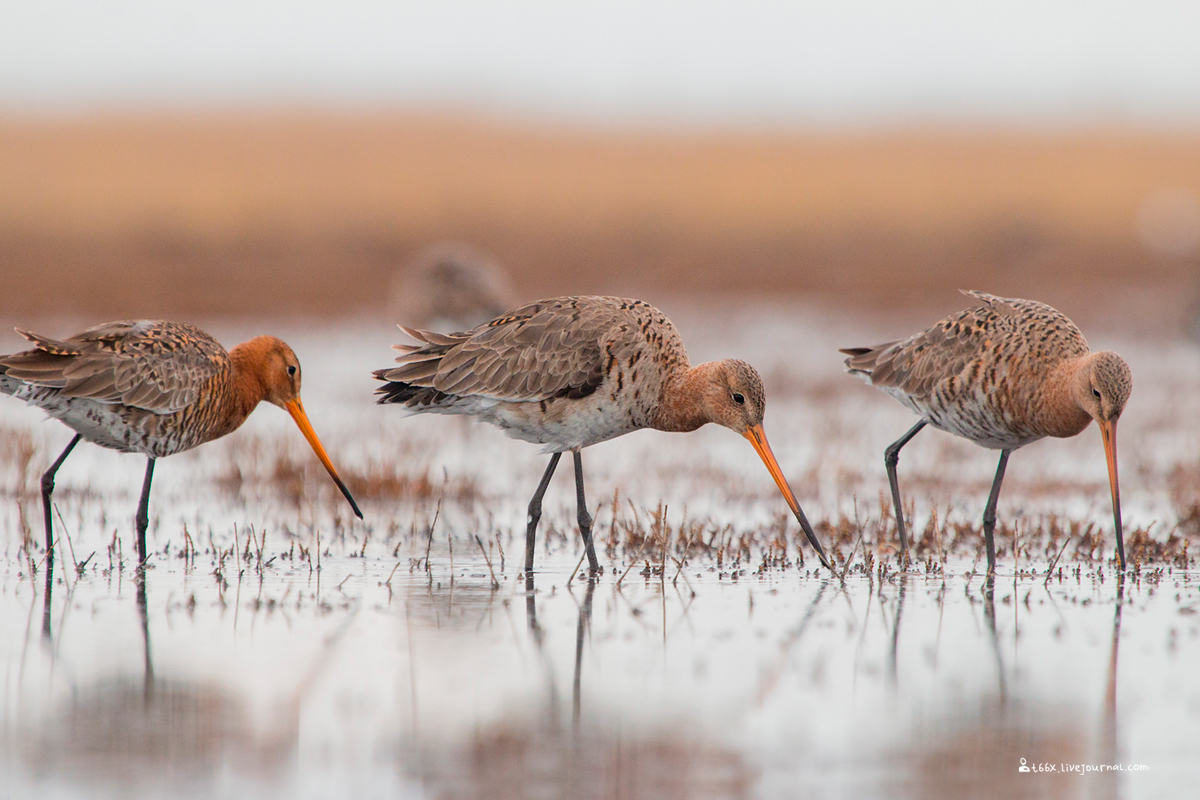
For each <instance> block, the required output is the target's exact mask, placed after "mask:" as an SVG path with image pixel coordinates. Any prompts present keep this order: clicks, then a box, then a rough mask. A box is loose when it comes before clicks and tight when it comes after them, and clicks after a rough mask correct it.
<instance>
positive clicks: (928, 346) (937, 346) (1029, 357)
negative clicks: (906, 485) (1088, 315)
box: [842, 292, 1133, 573]
mask: <svg viewBox="0 0 1200 800" xmlns="http://www.w3.org/2000/svg"><path fill="white" fill-rule="evenodd" d="M963 294H966V295H968V296H970V297H974V298H976V299H977V300H979V301H980V302H981V305H979V306H977V307H975V308H969V309H967V310H965V311H960V312H958V313H957V314H953V315H951V316H949V317H946V319H944V320H942V321H941V322H939V323H937V324H936V325H934V326H933V327H931V328H929V329H928V330H925V331H922V332H921V333H918V334H916V335H915V336H911V337H909V338H908V339H904V340H903V341H898V342H888V343H887V344H881V345H878V346H876V347H855V348H850V349H846V350H842V352H843V353H845V354H846V355H848V356H849V358H847V359H846V369H847V370H848V371H849V372H850V373H852V374H854V375H858V376H860V377H862V378H863V379H864V380H866V381H867V382H868V383H870V384H871V385H873V386H875V387H877V388H879V389H882V390H883V391H884V392H887V393H888V394H890V395H891V396H892V397H894V398H896V399H897V400H899V401H900V403H901V404H902V405H904V406H905V407H907V408H909V409H911V410H912V411H914V412H915V413H916V414H917V415H918V416H920V417H921V420H920V421H919V422H918V423H917V424H916V425H914V426H913V427H912V428H911V429H910V430H909V431H908V433H906V434H904V435H903V436H901V437H900V438H899V439H898V440H896V441H895V442H893V443H892V444H891V445H889V446H888V448H887V450H886V451H885V452H884V464H885V465H886V467H887V475H888V482H889V483H890V484H891V489H892V502H893V504H894V505H895V508H896V527H897V529H898V532H899V535H900V551H901V557H902V558H904V559H905V560H907V558H908V541H907V537H906V536H905V532H904V514H903V512H902V510H901V505H900V486H899V483H898V482H897V480H896V465H897V464H898V463H899V460H900V448H902V447H904V445H906V444H908V442H909V441H910V440H911V439H912V438H913V437H914V436H916V435H917V433H918V432H920V430H921V429H922V428H924V427H925V426H926V425H927V424H928V425H932V426H933V427H935V428H940V429H941V430H944V431H947V432H948V433H953V434H956V435H958V436H961V437H963V438H964V439H969V440H971V441H972V442H975V443H976V444H978V445H982V446H983V447H988V448H992V449H994V450H999V451H1000V463H999V465H998V466H997V467H996V477H995V480H993V481H992V491H991V494H990V495H988V501H987V506H986V507H985V509H984V512H983V535H984V540H985V542H986V545H987V559H988V572H989V573H992V572H995V570H996V548H995V544H994V543H993V541H992V532H993V530H994V529H995V527H996V501H997V499H998V498H999V496H1000V483H1001V481H1003V480H1004V468H1005V465H1006V464H1007V463H1008V456H1009V454H1010V453H1012V451H1013V450H1016V449H1017V448H1018V447H1024V446H1025V445H1027V444H1029V443H1031V442H1036V441H1037V440H1038V439H1041V438H1044V437H1046V436H1057V437H1060V438H1066V437H1068V436H1074V435H1076V434H1077V433H1079V432H1080V431H1082V430H1083V429H1084V428H1086V427H1087V426H1088V424H1089V423H1090V422H1091V421H1092V420H1095V421H1096V425H1097V426H1098V427H1099V428H1100V435H1101V436H1102V437H1103V439H1104V453H1105V456H1106V458H1107V460H1108V480H1109V486H1110V489H1111V491H1112V504H1113V524H1114V526H1115V528H1116V532H1117V558H1118V560H1119V562H1120V564H1121V569H1124V568H1125V543H1124V541H1123V538H1122V534H1121V494H1120V488H1119V486H1118V484H1117V418H1118V417H1120V416H1121V411H1122V410H1123V409H1124V408H1125V402H1126V401H1127V400H1128V399H1129V392H1130V389H1131V388H1132V387H1133V378H1132V376H1131V375H1130V372H1129V365H1128V364H1126V363H1125V361H1124V360H1123V359H1122V358H1121V357H1120V356H1118V355H1117V354H1116V353H1112V352H1108V351H1102V352H1099V353H1092V352H1089V350H1088V345H1087V341H1086V340H1085V339H1084V338H1083V334H1082V333H1080V331H1079V328H1077V327H1076V326H1075V323H1073V322H1071V320H1069V319H1067V317H1066V316H1064V315H1063V314H1062V313H1061V312H1059V311H1056V310H1055V309H1053V308H1051V307H1050V306H1048V305H1046V304H1045V303H1038V302H1036V301H1033V300H1017V299H1011V298H1005V297H994V296H992V295H990V294H984V293H983V292H963Z"/></svg>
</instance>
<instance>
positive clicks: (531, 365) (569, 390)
mask: <svg viewBox="0 0 1200 800" xmlns="http://www.w3.org/2000/svg"><path fill="white" fill-rule="evenodd" d="M607 300H608V299H607V298H581V297H560V298H554V299H552V300H541V301H538V302H536V303H530V304H528V305H525V306H522V307H520V308H518V309H515V310H513V311H510V312H508V313H507V314H505V315H503V316H501V317H497V318H496V319H494V320H492V321H491V322H489V323H487V324H485V325H481V326H479V327H478V328H475V329H473V330H470V331H466V332H465V333H457V334H449V335H446V334H434V333H429V332H426V331H409V333H410V334H411V335H412V336H414V338H417V339H418V340H419V341H422V342H425V346H418V347H407V346H401V347H398V348H397V349H400V350H402V351H407V352H405V353H404V355H401V356H400V357H399V358H397V359H396V361H397V363H398V364H400V366H397V367H393V368H392V369H388V370H380V371H379V372H377V373H376V377H378V378H380V379H381V380H386V381H393V382H398V383H405V384H409V385H411V386H419V387H428V388H432V389H436V390H437V391H439V392H441V393H443V394H446V395H454V396H459V397H464V396H479V397H488V398H492V399H495V400H506V401H537V400H546V399H549V398H551V397H556V396H562V395H568V396H570V395H576V396H578V395H583V394H587V393H590V392H591V391H594V390H595V388H596V387H597V386H599V385H600V382H601V381H602V380H603V378H604V358H605V356H604V344H605V341H606V340H607V338H608V337H609V335H610V334H611V333H612V331H613V329H614V327H615V326H617V325H619V324H620V318H619V315H618V309H619V306H618V305H617V304H616V303H615V302H607Z"/></svg>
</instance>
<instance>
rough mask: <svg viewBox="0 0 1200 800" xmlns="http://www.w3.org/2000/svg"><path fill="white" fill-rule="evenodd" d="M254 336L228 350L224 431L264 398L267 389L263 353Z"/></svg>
mask: <svg viewBox="0 0 1200 800" xmlns="http://www.w3.org/2000/svg"><path fill="white" fill-rule="evenodd" d="M254 345H255V340H253V339H251V340H250V341H249V342H243V343H242V344H239V345H238V346H237V347H235V348H233V349H232V350H230V351H229V360H230V361H231V362H232V363H233V375H232V378H231V385H230V389H231V391H230V393H229V395H228V398H229V399H228V401H227V402H226V409H225V417H226V419H225V422H226V424H227V425H228V429H227V431H226V432H227V433H228V432H229V431H233V430H235V429H236V428H238V427H239V426H240V425H241V424H242V423H243V422H245V421H246V418H247V417H249V416H250V413H251V412H252V411H254V409H255V408H257V407H258V404H259V403H261V402H262V401H263V400H266V399H267V395H268V394H269V390H268V388H267V382H266V379H265V377H264V375H263V363H264V362H263V354H262V353H261V352H259V348H257V347H255V346H254Z"/></svg>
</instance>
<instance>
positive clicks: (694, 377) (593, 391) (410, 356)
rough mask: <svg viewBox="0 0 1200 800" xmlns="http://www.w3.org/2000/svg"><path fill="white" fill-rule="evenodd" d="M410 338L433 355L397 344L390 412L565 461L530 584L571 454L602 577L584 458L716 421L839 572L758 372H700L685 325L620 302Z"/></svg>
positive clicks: (721, 365) (388, 372)
mask: <svg viewBox="0 0 1200 800" xmlns="http://www.w3.org/2000/svg"><path fill="white" fill-rule="evenodd" d="M402 330H404V331H405V332H406V333H407V334H408V335H410V336H412V337H413V338H414V339H416V340H417V341H418V342H420V343H421V344H418V345H396V349H397V350H399V351H400V352H401V353H402V354H403V355H401V356H400V357H399V358H397V359H396V361H397V363H399V365H400V366H397V367H392V368H390V369H381V370H378V371H376V372H375V377H376V378H378V379H379V380H381V381H385V384H384V385H383V386H381V387H380V388H379V390H378V394H379V395H381V397H380V399H379V402H380V403H398V404H400V405H403V406H404V407H405V409H406V410H407V411H408V412H410V413H440V414H464V415H469V416H474V417H478V418H479V419H481V420H484V421H485V422H490V423H492V424H494V425H498V426H499V427H500V428H502V429H503V430H504V431H505V433H507V434H508V435H509V436H511V437H513V438H515V439H521V440H523V441H527V442H534V443H536V444H540V445H543V452H545V453H552V454H553V455H551V457H550V464H549V466H548V467H547V468H546V472H545V474H543V475H542V480H541V482H540V483H539V484H538V487H537V491H536V492H535V493H534V495H533V499H532V500H531V501H530V503H529V516H528V518H527V528H526V535H525V571H526V574H527V575H531V574H532V572H533V552H534V535H535V532H536V529H537V524H538V520H539V519H540V518H541V504H542V496H543V495H544V494H545V492H546V487H547V485H549V483H550V478H551V476H552V475H553V474H554V469H555V467H556V466H558V461H559V458H560V457H561V456H562V454H563V453H565V452H568V451H569V452H571V453H572V454H573V455H574V460H575V489H576V499H577V503H578V520H579V530H580V533H581V534H582V536H583V541H584V545H585V547H586V549H587V557H588V564H589V566H590V567H591V569H592V571H593V572H595V571H599V569H600V563H599V561H598V560H597V558H596V551H595V548H594V547H593V545H592V519H591V517H590V516H589V515H588V512H587V504H586V501H585V498H584V488H583V462H582V459H581V457H580V450H581V449H583V448H584V447H587V446H588V445H592V444H596V443H597V442H603V441H607V440H608V439H612V438H614V437H617V436H621V435H622V434H626V433H630V432H632V431H636V430H638V429H641V428H653V429H656V430H660V431H679V432H686V431H694V430H696V429H697V428H699V427H700V426H702V425H704V424H706V423H709V422H716V423H718V424H720V425H723V426H725V427H726V428H729V429H731V430H733V431H734V432H736V433H739V434H741V435H742V436H744V437H746V439H748V440H749V441H750V443H751V444H752V445H753V446H754V449H755V450H756V451H757V452H758V455H759V456H760V457H761V458H762V460H763V463H765V464H766V465H767V469H768V470H769V471H770V473H771V477H773V478H774V479H775V483H776V485H777V486H778V487H779V490H780V491H781V492H782V493H783V496H784V498H785V499H786V500H787V503H788V506H790V507H791V510H792V512H793V513H794V514H795V515H796V519H797V520H798V521H799V523H800V527H801V528H802V529H803V530H804V533H805V535H806V536H807V537H808V540H809V542H810V543H811V544H812V546H813V548H814V549H815V550H816V551H817V554H818V556H819V557H820V559H821V561H822V563H824V564H825V565H826V566H828V565H829V562H828V560H827V559H826V557H825V552H824V550H823V549H822V548H821V544H820V542H819V541H818V540H817V537H816V534H815V533H814V532H813V529H812V526H811V525H809V523H808V520H807V519H806V518H805V516H804V512H803V511H802V510H801V508H800V504H799V503H798V502H797V501H796V496H795V495H794V494H793V493H792V490H791V487H789V486H788V483H787V479H786V478H784V476H783V472H782V470H781V469H780V468H779V464H778V462H777V461H776V460H775V456H774V454H773V453H772V452H771V447H770V445H769V444H768V443H767V437H766V434H765V433H764V432H763V425H762V423H763V412H764V411H765V408H766V394H765V392H764V390H763V383H762V379H761V378H760V377H759V375H758V373H757V372H755V370H754V368H753V367H751V366H750V365H749V364H747V363H745V362H744V361H735V360H731V359H726V360H724V361H711V362H708V363H705V364H699V365H697V366H694V367H693V366H691V364H690V363H689V362H688V357H687V351H686V350H685V349H684V346H683V340H682V339H681V338H680V336H679V333H678V332H677V331H676V330H675V326H674V325H672V324H671V321H670V320H669V319H667V317H666V315H664V314H663V313H662V312H661V311H659V310H658V309H656V308H654V307H653V306H651V305H649V304H647V303H643V302H641V301H640V300H625V299H621V298H617V297H559V298H554V299H551V300H540V301H538V302H536V303H530V304H528V305H525V306H522V307H520V308H518V309H515V310H513V311H510V312H509V313H507V314H504V315H503V316H500V317H497V318H496V319H494V320H492V321H491V322H488V323H486V324H484V325H481V326H479V327H477V328H474V329H473V330H470V331H466V332H464V333H453V334H448V335H446V334H438V333H430V332H428V331H417V330H411V329H409V328H403V327H402Z"/></svg>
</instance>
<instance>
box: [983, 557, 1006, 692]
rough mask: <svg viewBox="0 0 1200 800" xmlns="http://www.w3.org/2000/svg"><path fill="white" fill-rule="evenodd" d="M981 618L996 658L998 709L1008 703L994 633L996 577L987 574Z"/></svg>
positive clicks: (1002, 661)
mask: <svg viewBox="0 0 1200 800" xmlns="http://www.w3.org/2000/svg"><path fill="white" fill-rule="evenodd" d="M983 618H984V620H985V621H986V622H987V628H988V635H989V637H990V639H991V642H992V653H993V654H994V655H995V657H996V679H997V681H998V682H999V685H1000V707H1001V708H1004V706H1005V705H1007V703H1008V681H1007V679H1006V678H1005V675H1004V654H1003V652H1002V651H1001V649H1000V635H999V634H998V633H997V632H996V576H995V574H993V573H990V572H989V573H988V575H987V577H986V578H984V581H983Z"/></svg>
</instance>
